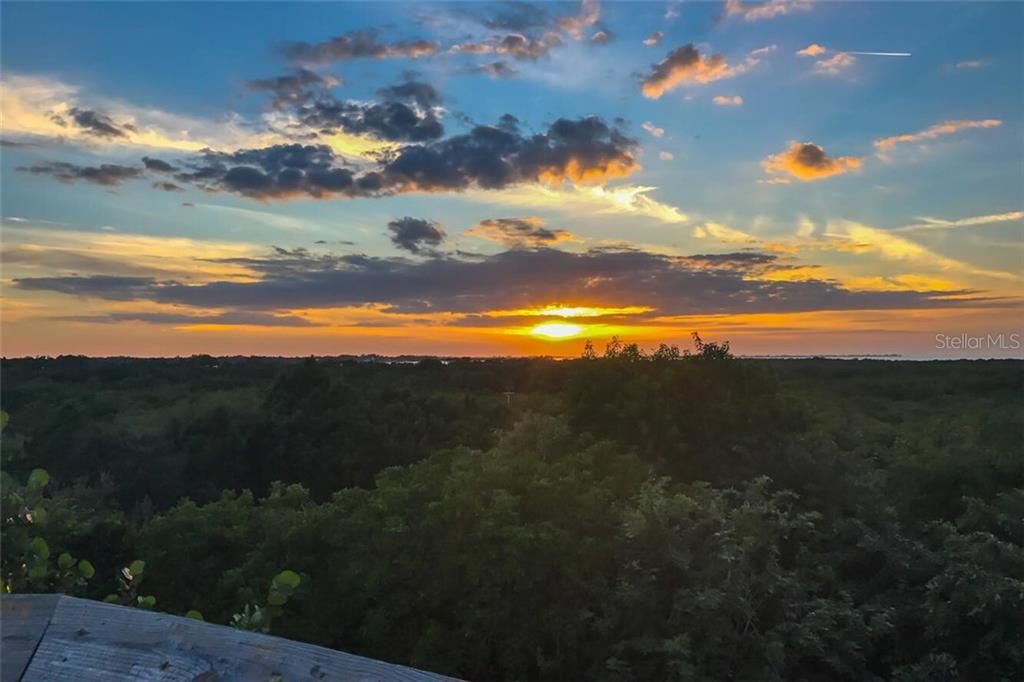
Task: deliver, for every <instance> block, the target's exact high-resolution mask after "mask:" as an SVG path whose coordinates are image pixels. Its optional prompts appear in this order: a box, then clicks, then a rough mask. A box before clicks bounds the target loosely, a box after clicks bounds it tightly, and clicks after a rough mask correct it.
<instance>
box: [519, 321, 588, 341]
mask: <svg viewBox="0 0 1024 682" xmlns="http://www.w3.org/2000/svg"><path fill="white" fill-rule="evenodd" d="M581 331H583V327H581V326H580V325H578V324H568V323H566V322H545V323H544V324H538V325H537V326H536V327H534V328H533V329H531V330H530V334H531V335H533V336H540V337H542V338H545V339H568V338H571V337H573V336H576V335H578V334H579V333H580V332H581Z"/></svg>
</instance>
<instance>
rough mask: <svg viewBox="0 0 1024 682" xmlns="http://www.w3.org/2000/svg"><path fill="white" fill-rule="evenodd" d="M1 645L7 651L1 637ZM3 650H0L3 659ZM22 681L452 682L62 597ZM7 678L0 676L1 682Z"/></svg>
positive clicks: (335, 653)
mask: <svg viewBox="0 0 1024 682" xmlns="http://www.w3.org/2000/svg"><path fill="white" fill-rule="evenodd" d="M5 625H6V623H5ZM4 641H5V646H6V637H5V640H4ZM6 653H7V652H6V650H5V651H4V654H5V655H4V658H6ZM13 679H17V678H13ZM22 679H23V680H25V681H26V682H41V681H43V680H46V681H47V682H50V681H53V682H62V681H64V680H69V681H70V680H74V681H75V682H94V681H95V682H99V681H100V680H104V681H106V680H160V681H168V682H169V681H172V680H174V681H179V680H189V681H194V682H215V681H216V682H234V681H239V682H240V681H242V680H245V681H247V682H248V681H250V680H252V681H255V682H299V681H310V682H321V681H328V680H353V681H358V682H364V681H366V682H369V681H370V680H395V681H398V682H436V681H439V680H451V678H447V677H444V676H442V675H435V674H433V673H427V672H423V671H420V670H415V669H413V668H407V667H405V666H400V665H391V664H388V663H383V662H381V661H376V660H373V659H369V658H363V657H362V656H354V655H352V654H346V653H343V652H340V651H334V650H331V649H325V648H323V647H318V646H313V645H310V644H300V643H298V642H293V641H291V640H287V639H280V638H277V637H270V636H267V635H258V634H253V633H250V632H244V631H241V630H235V629H232V628H228V627H223V626H220V625H211V624H209V623H203V622H200V621H196V620H191V619H188V618H180V617H178V616H169V615H165V614H160V613H153V612H149V611H142V610H139V609H130V608H127V607H123V606H114V605H111V604H104V603H101V602H95V601H89V600H84V599H75V598H73V597H61V598H60V600H59V601H58V602H57V605H56V608H55V609H54V610H53V614H52V617H51V618H50V622H49V626H48V627H47V628H46V631H45V634H44V636H43V638H42V641H41V642H40V643H39V645H38V647H37V648H36V650H35V655H34V656H33V657H32V660H31V662H30V663H29V665H28V669H27V670H26V671H25V674H24V677H23V678H22ZM6 680H7V677H6V676H5V677H4V682H6Z"/></svg>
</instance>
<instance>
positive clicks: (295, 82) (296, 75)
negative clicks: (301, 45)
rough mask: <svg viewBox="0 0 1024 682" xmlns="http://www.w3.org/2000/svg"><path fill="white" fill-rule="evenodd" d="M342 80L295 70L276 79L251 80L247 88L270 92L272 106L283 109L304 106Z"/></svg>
mask: <svg viewBox="0 0 1024 682" xmlns="http://www.w3.org/2000/svg"><path fill="white" fill-rule="evenodd" d="M340 83H341V80H340V79H338V78H336V77H334V76H321V75H320V74H318V73H316V72H314V71H310V70H309V69H295V71H294V72H293V73H289V74H285V75H283V76H277V77H275V78H261V79H257V80H250V81H248V82H247V83H246V87H247V88H248V89H249V90H250V91H251V92H269V93H271V94H273V95H274V99H273V100H272V101H271V106H272V107H273V108H274V109H282V108H284V107H286V106H296V105H300V104H304V103H306V102H308V101H309V100H310V98H312V97H313V96H314V94H315V93H317V92H324V91H326V90H327V89H328V88H332V87H334V86H336V85H339V84H340Z"/></svg>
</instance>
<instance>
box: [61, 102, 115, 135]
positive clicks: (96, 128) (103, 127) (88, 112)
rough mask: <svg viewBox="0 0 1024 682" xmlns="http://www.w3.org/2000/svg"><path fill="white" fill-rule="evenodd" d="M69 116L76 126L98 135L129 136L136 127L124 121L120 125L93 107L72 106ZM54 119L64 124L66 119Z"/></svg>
mask: <svg viewBox="0 0 1024 682" xmlns="http://www.w3.org/2000/svg"><path fill="white" fill-rule="evenodd" d="M68 116H70V117H71V120H72V121H73V122H74V124H75V125H76V126H78V127H79V128H81V129H82V130H83V131H85V132H87V133H90V134H92V135H96V136H97V137H107V138H111V137H127V136H128V133H129V132H134V131H135V127H134V126H132V125H131V124H128V123H122V124H120V125H118V124H117V123H114V121H113V119H111V118H110V117H109V116H107V115H106V114H101V113H99V112H97V111H94V110H92V109H80V108H78V107H72V108H71V109H69V110H68ZM54 120H57V121H58V122H60V123H61V124H62V125H64V121H63V119H62V118H61V117H60V116H55V117H54Z"/></svg>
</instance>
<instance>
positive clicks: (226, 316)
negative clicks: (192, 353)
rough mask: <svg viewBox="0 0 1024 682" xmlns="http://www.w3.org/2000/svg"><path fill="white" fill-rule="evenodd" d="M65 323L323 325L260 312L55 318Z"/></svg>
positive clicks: (304, 319)
mask: <svg viewBox="0 0 1024 682" xmlns="http://www.w3.org/2000/svg"><path fill="white" fill-rule="evenodd" d="M52 319H55V320H58V321H62V322H85V323H91V324H121V323H124V322H129V323H130V322H139V323H142V324H160V325H173V326H176V327H191V326H197V325H205V326H209V325H214V326H231V327H235V326H247V327H318V326H322V324H320V323H317V322H313V321H311V320H308V319H306V318H303V317H299V316H298V315H287V314H274V313H265V312H258V311H232V312H225V313H216V314H212V315H202V314H197V315H193V314H186V313H161V312H114V313H106V314H103V315H69V316H64V317H56V318H52Z"/></svg>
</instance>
